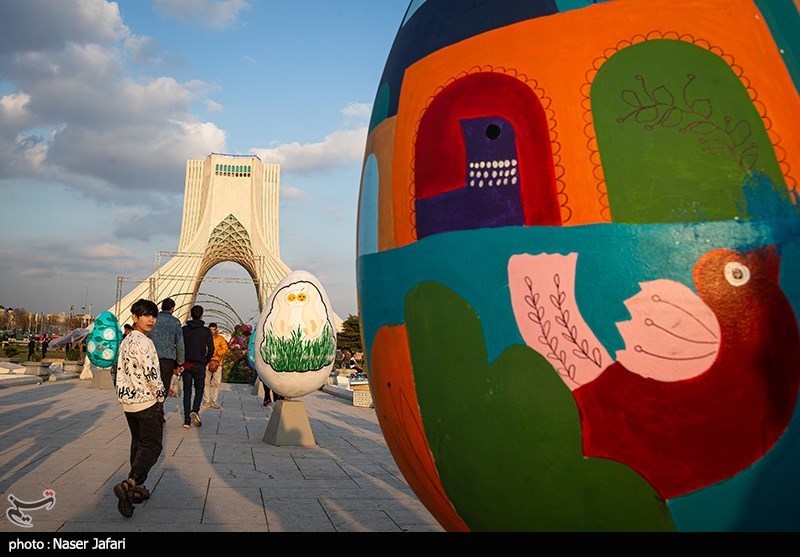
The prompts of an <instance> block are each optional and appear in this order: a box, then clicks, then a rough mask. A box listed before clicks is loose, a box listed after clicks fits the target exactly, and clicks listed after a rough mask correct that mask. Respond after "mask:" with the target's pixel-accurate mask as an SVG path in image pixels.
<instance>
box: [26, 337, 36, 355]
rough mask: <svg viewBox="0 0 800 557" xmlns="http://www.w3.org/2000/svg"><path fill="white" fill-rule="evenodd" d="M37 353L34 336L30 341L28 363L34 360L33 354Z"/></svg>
mask: <svg viewBox="0 0 800 557" xmlns="http://www.w3.org/2000/svg"><path fill="white" fill-rule="evenodd" d="M35 351H36V341H35V340H33V335H31V337H30V340H29V341H28V361H29V362H30V361H31V358H33V353H34V352H35Z"/></svg>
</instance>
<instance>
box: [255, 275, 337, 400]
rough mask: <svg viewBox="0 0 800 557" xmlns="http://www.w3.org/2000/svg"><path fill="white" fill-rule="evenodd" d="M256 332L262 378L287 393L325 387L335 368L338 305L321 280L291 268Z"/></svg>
mask: <svg viewBox="0 0 800 557" xmlns="http://www.w3.org/2000/svg"><path fill="white" fill-rule="evenodd" d="M253 334H254V335H255V337H256V338H255V341H254V342H255V364H256V370H257V371H258V375H259V377H260V378H261V380H262V381H264V383H265V384H266V385H267V386H268V387H269V388H270V389H272V390H273V391H275V392H276V393H278V394H279V395H281V396H284V397H286V398H298V397H301V396H305V395H307V394H309V393H312V392H314V391H316V390H317V389H319V388H320V387H322V386H323V385H324V384H325V383H326V381H327V380H328V376H329V375H330V373H331V370H332V369H333V361H334V356H335V355H336V337H335V333H334V328H333V310H332V309H331V303H330V300H329V299H328V294H327V292H326V291H325V289H324V288H323V286H322V284H321V283H320V282H319V280H318V279H317V278H316V277H315V276H314V275H312V274H311V273H309V272H307V271H294V272H292V273H289V274H288V275H287V276H286V277H285V278H284V279H283V280H282V281H281V282H280V283H278V286H276V287H275V289H274V290H273V291H272V294H270V296H269V298H268V300H267V303H266V305H265V306H264V311H263V312H262V315H261V318H260V319H259V322H258V326H257V327H256V330H255V331H254V332H253Z"/></svg>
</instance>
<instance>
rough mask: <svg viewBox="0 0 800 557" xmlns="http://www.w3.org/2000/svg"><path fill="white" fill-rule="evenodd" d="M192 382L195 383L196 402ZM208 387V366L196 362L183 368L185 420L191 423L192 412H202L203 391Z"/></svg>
mask: <svg viewBox="0 0 800 557" xmlns="http://www.w3.org/2000/svg"><path fill="white" fill-rule="evenodd" d="M192 383H194V402H193V401H192ZM205 388H206V366H204V365H203V364H194V365H193V366H192V367H190V368H188V369H185V368H184V370H183V422H184V423H187V424H188V423H189V414H190V413H191V412H200V403H201V402H202V401H203V391H204V390H205Z"/></svg>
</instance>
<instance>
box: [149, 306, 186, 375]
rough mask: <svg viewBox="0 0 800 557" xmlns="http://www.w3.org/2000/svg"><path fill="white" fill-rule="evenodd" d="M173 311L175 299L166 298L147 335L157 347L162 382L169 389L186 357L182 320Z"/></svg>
mask: <svg viewBox="0 0 800 557" xmlns="http://www.w3.org/2000/svg"><path fill="white" fill-rule="evenodd" d="M173 311H175V300H173V299H172V298H165V299H164V300H163V301H162V302H161V311H160V312H159V313H158V319H157V320H156V324H155V327H153V330H152V331H150V333H149V334H148V335H147V336H148V337H150V340H152V341H153V344H154V345H155V347H156V352H157V353H158V365H159V366H160V367H161V382H162V383H164V388H165V389H167V391H169V388H170V385H172V376H173V375H176V374H177V373H178V371H179V370H180V369H181V368H182V367H183V360H184V357H185V351H184V344H183V330H181V322H180V321H178V319H177V318H176V317H174V316H173V315H172V312H173Z"/></svg>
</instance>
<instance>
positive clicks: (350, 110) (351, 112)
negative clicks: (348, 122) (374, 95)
mask: <svg viewBox="0 0 800 557" xmlns="http://www.w3.org/2000/svg"><path fill="white" fill-rule="evenodd" d="M342 114H344V115H345V116H347V117H348V118H367V119H368V118H369V117H370V116H372V105H371V104H367V103H350V104H349V105H347V106H346V107H344V108H343V109H342Z"/></svg>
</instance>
